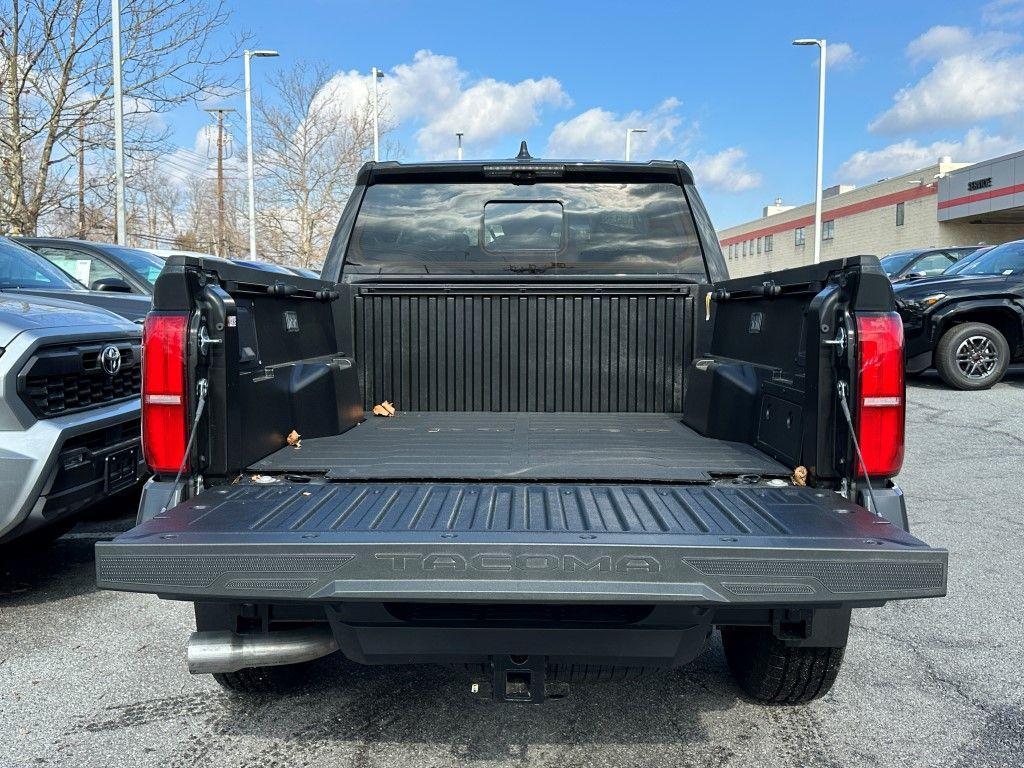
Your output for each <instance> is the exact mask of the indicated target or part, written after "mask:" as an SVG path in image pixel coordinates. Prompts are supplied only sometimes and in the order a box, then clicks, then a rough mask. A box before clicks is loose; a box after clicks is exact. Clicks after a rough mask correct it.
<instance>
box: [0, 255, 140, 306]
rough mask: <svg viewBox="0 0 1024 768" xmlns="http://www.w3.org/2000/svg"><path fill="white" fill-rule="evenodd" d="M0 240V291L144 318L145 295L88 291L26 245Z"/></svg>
mask: <svg viewBox="0 0 1024 768" xmlns="http://www.w3.org/2000/svg"><path fill="white" fill-rule="evenodd" d="M0 239H2V241H3V243H4V252H5V254H7V255H6V256H5V259H4V273H3V274H2V275H0V292H2V293H4V294H14V293H18V294H23V295H31V296H48V297H50V298H54V299H66V300H68V301H78V302H81V303H83V304H90V305H92V306H94V307H101V308H103V309H107V310H110V311H111V312H114V313H115V314H118V315H120V316H121V317H124V318H127V319H128V320H131V321H133V322H136V323H140V324H141V323H142V321H143V320H145V319H146V313H147V312H149V308H150V306H151V304H152V299H151V298H150V296H149V295H148V294H147V295H142V294H139V295H133V294H130V293H123V292H121V291H110V290H89V289H88V288H86V287H85V286H84V285H82V283H80V282H78V281H77V280H75V279H74V278H73V277H72V276H71V275H70V274H68V273H67V272H65V271H64V270H63V269H61V268H60V267H57V266H54V265H53V264H52V263H51V262H49V261H47V260H46V259H45V258H43V257H42V256H40V255H39V254H38V253H36V252H35V251H33V250H32V249H30V248H27V247H26V246H24V245H21V244H20V243H16V242H14V241H13V240H10V239H8V238H0Z"/></svg>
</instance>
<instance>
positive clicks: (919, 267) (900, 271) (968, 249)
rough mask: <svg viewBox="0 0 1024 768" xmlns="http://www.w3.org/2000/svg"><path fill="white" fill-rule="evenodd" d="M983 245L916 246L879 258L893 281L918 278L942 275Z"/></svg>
mask: <svg viewBox="0 0 1024 768" xmlns="http://www.w3.org/2000/svg"><path fill="white" fill-rule="evenodd" d="M979 247H981V246H977V245H969V246H957V247H953V248H915V249H914V250H911V251H896V252H895V253H890V254H889V255H888V256H883V257H882V258H881V259H879V261H880V262H882V269H884V270H885V274H887V275H888V276H889V279H890V280H892V281H893V282H896V281H897V280H916V279H920V278H922V277H934V276H935V275H941V274H942V273H943V272H944V271H945V270H946V269H948V268H949V267H950V266H952V265H953V264H955V263H956V262H957V261H959V260H960V259H962V258H963V257H964V256H968V255H970V254H972V253H974V252H975V251H976V250H978V248H979Z"/></svg>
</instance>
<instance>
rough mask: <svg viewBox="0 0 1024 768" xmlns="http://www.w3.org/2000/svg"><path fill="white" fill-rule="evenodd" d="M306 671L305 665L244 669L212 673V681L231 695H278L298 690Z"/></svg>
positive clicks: (306, 666)
mask: <svg viewBox="0 0 1024 768" xmlns="http://www.w3.org/2000/svg"><path fill="white" fill-rule="evenodd" d="M307 670H308V664H307V663H303V664H283V665H281V666H278V667H246V668H245V669H240V670H238V671H237V672H214V673H213V679H214V680H216V681H217V682H218V683H220V685H221V686H222V687H223V688H226V689H227V690H229V691H231V692H232V693H238V694H245V695H248V696H254V695H255V696H260V695H268V694H273V695H280V694H284V693H289V692H291V691H293V690H295V689H296V688H298V687H299V686H300V685H301V684H302V682H303V681H304V680H305V678H306V672H307Z"/></svg>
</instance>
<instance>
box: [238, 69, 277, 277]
mask: <svg viewBox="0 0 1024 768" xmlns="http://www.w3.org/2000/svg"><path fill="white" fill-rule="evenodd" d="M277 55H278V53H277V51H246V52H245V53H244V54H243V55H242V60H243V61H244V63H245V154H246V166H247V170H248V176H249V258H250V259H252V260H254V261H255V260H256V171H255V164H254V160H253V146H252V78H251V75H250V73H249V69H250V61H251V59H252V58H253V57H254V56H257V57H260V58H270V57H273V56H277Z"/></svg>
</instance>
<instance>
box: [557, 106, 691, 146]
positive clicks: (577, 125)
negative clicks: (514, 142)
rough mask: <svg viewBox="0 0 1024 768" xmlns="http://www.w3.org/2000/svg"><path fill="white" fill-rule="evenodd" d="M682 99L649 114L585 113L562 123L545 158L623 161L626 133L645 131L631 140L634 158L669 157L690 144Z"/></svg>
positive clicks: (597, 111) (658, 107)
mask: <svg viewBox="0 0 1024 768" xmlns="http://www.w3.org/2000/svg"><path fill="white" fill-rule="evenodd" d="M679 105H680V104H679V100H678V99H675V98H668V99H665V101H663V102H662V103H661V104H659V105H658V106H657V107H655V108H654V109H651V110H648V111H646V112H641V111H633V112H629V113H628V114H625V115H617V114H615V113H614V112H609V111H608V110H606V109H602V108H600V107H594V108H593V109H588V110H587V111H586V112H581V113H580V114H578V115H576V116H575V117H573V118H572V119H570V120H565V121H563V122H560V123H558V124H557V125H555V127H554V128H553V129H552V131H551V135H550V136H548V143H547V147H546V148H545V150H544V156H545V157H560V158H573V159H576V158H580V159H598V160H621V159H622V157H623V155H624V152H625V145H626V130H627V129H629V128H643V129H645V130H646V131H647V132H646V133H634V134H633V137H632V138H631V139H630V142H631V146H630V154H631V156H632V159H634V160H641V159H649V158H652V157H655V156H659V155H660V156H662V157H665V156H667V155H670V154H671V153H672V151H673V150H672V147H673V146H677V145H679V144H680V143H686V142H687V141H688V135H687V136H683V135H681V134H680V128H681V126H682V125H683V118H682V116H681V115H680V114H679V112H678V109H679Z"/></svg>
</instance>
